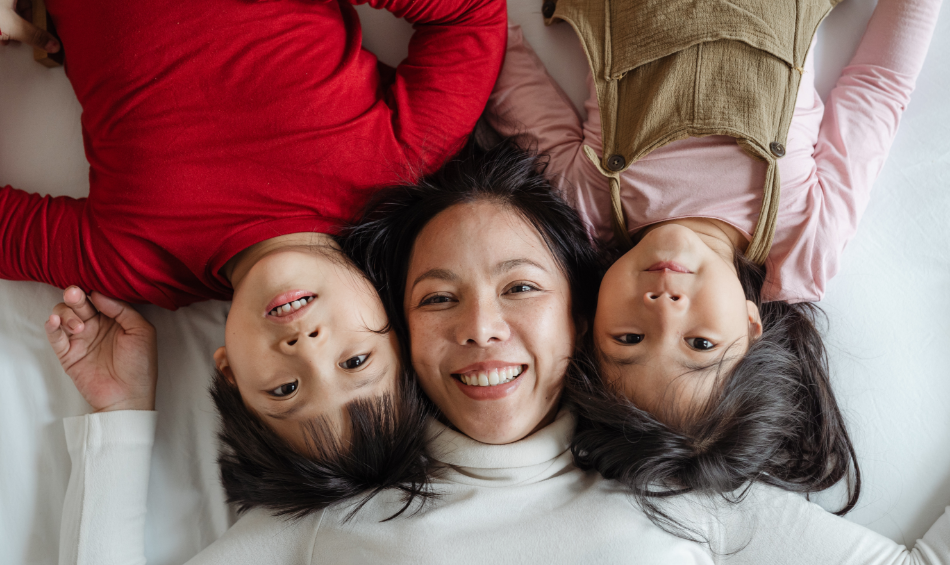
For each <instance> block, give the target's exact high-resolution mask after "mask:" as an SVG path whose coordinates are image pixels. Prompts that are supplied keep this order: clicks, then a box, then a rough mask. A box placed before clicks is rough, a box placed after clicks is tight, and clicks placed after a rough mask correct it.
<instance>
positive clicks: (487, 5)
mask: <svg viewBox="0 0 950 565" xmlns="http://www.w3.org/2000/svg"><path fill="white" fill-rule="evenodd" d="M350 1H351V2H352V3H353V4H362V3H364V2H367V3H369V4H370V5H372V6H373V7H374V8H379V9H385V10H388V11H390V12H392V13H393V15H395V16H396V17H397V18H404V19H406V21H408V22H410V23H412V24H413V27H414V28H415V33H413V35H412V39H411V40H410V41H409V54H408V56H407V57H406V59H405V60H404V61H403V62H401V63H400V64H399V66H398V67H397V68H396V75H395V80H394V82H393V84H392V86H391V87H390V88H389V92H388V93H387V103H388V104H389V106H390V107H391V108H392V110H393V130H394V132H395V135H396V138H397V139H398V140H399V141H400V143H401V144H402V146H403V147H404V148H405V149H404V150H405V151H406V153H407V156H408V157H409V158H410V162H413V161H415V162H418V163H424V164H425V165H426V166H428V167H432V168H434V167H438V166H441V164H442V162H443V161H445V159H447V158H448V157H450V156H451V155H452V154H453V153H455V152H456V151H458V150H459V149H460V148H461V146H462V144H463V143H464V142H465V140H466V139H467V138H468V135H469V134H470V133H471V132H472V130H473V129H474V127H475V122H476V121H478V118H479V116H481V114H482V110H484V108H485V103H486V102H487V101H488V95H489V93H490V92H491V88H492V85H493V84H494V83H495V79H496V78H497V77H498V72H499V70H500V68H501V62H502V59H503V57H504V52H505V34H506V32H505V27H506V24H507V21H508V12H507V9H506V6H505V1H504V0H350Z"/></svg>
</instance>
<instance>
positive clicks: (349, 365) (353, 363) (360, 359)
mask: <svg viewBox="0 0 950 565" xmlns="http://www.w3.org/2000/svg"><path fill="white" fill-rule="evenodd" d="M368 358H369V354H363V355H354V356H353V357H350V358H349V359H347V360H346V361H344V362H342V363H340V367H342V368H344V369H355V368H357V367H359V366H360V365H362V364H363V363H366V360H367V359H368Z"/></svg>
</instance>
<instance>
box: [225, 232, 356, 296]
mask: <svg viewBox="0 0 950 565" xmlns="http://www.w3.org/2000/svg"><path fill="white" fill-rule="evenodd" d="M315 246H320V247H326V246H329V247H333V248H334V249H338V248H339V245H337V243H336V241H335V240H334V239H333V238H332V237H330V236H329V235H327V234H325V233H313V232H301V233H288V234H286V235H279V236H277V237H272V238H270V239H265V240H264V241H261V242H260V243H255V244H254V245H252V246H250V247H248V248H247V249H245V250H243V251H241V252H240V253H238V254H237V255H235V256H234V257H231V258H230V259H229V260H228V262H227V263H225V264H224V267H223V268H222V269H221V272H222V274H223V275H224V276H225V277H227V279H228V281H230V282H231V288H237V286H238V285H239V284H240V283H241V279H243V278H244V276H245V275H247V273H248V271H250V270H251V267H253V266H254V264H255V263H257V262H258V261H260V260H261V259H262V258H263V257H264V256H265V255H269V254H271V253H274V252H275V251H280V250H282V249H288V248H298V249H299V248H301V247H315Z"/></svg>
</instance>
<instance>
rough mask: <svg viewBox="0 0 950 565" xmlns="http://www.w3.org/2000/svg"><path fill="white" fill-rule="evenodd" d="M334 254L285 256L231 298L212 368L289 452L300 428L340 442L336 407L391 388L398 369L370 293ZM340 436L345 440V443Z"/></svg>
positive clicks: (261, 264)
mask: <svg viewBox="0 0 950 565" xmlns="http://www.w3.org/2000/svg"><path fill="white" fill-rule="evenodd" d="M334 253H335V251H332V250H326V251H314V250H313V249H309V248H306V247H300V248H293V247H292V248H283V249H281V250H280V251H277V252H274V253H270V254H267V255H265V256H264V257H263V258H261V259H260V260H258V261H257V262H256V263H255V264H254V265H253V267H251V269H250V270H249V271H248V272H247V275H246V276H244V277H243V278H242V279H241V282H240V285H239V286H238V287H237V288H236V289H235V292H234V299H233V302H232V304H231V310H230V312H229V314H228V321H227V325H226V326H225V338H224V341H225V347H222V348H220V349H219V350H218V351H217V352H216V353H215V362H216V364H217V366H218V368H219V369H220V370H221V371H222V372H223V373H224V374H225V376H226V377H227V378H228V380H230V381H231V382H232V383H234V384H235V385H236V386H237V387H238V390H240V392H241V397H242V398H243V400H244V403H245V405H246V406H247V407H248V408H250V409H251V410H252V411H254V412H255V413H256V414H258V416H259V417H260V418H261V419H262V420H263V421H264V422H265V423H266V424H267V425H268V426H269V427H270V428H272V429H273V430H274V431H275V432H276V433H277V434H278V435H280V436H281V437H282V438H283V439H285V440H287V441H288V442H289V443H290V444H291V445H292V446H294V448H295V449H298V450H303V449H304V448H305V446H306V437H305V436H306V431H307V430H308V429H309V428H308V424H309V423H310V422H311V421H312V420H313V419H314V418H327V419H328V420H329V421H330V422H331V423H332V424H333V425H334V427H336V428H337V430H338V431H339V432H341V433H344V432H345V431H346V429H347V427H346V426H344V425H343V411H342V407H343V406H345V405H346V404H348V403H350V402H352V401H353V400H356V399H358V398H361V397H369V396H379V395H382V394H386V393H388V392H390V391H392V390H394V388H395V386H394V385H395V382H396V378H397V375H398V374H399V372H400V371H399V368H400V361H399V356H398V348H397V344H396V340H395V337H394V335H393V334H392V332H389V333H377V332H376V331H374V330H379V329H381V328H384V327H386V325H387V318H386V313H385V311H384V310H383V306H382V302H381V301H380V299H379V296H378V295H377V294H376V291H375V290H374V289H373V287H372V285H370V284H369V283H368V282H367V281H366V280H365V279H364V278H363V277H362V276H361V275H360V273H358V272H357V271H356V270H355V268H353V267H352V266H350V265H348V264H346V263H345V262H344V261H343V260H342V259H341V258H338V257H335V256H334V255H333V254H334ZM344 435H345V434H344Z"/></svg>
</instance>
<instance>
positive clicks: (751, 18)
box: [542, 0, 840, 264]
mask: <svg viewBox="0 0 950 565" xmlns="http://www.w3.org/2000/svg"><path fill="white" fill-rule="evenodd" d="M838 1H840V0H556V1H555V0H546V1H545V2H544V3H543V6H542V12H543V14H544V17H545V19H546V22H547V23H548V24H551V23H553V22H554V21H556V20H564V21H567V22H569V23H570V24H571V25H572V26H573V27H574V29H575V31H576V32H577V34H578V35H579V36H580V38H581V43H582V45H583V46H584V50H585V51H586V52H587V59H588V61H589V62H590V66H591V70H592V72H593V75H594V82H595V83H596V86H597V99H598V104H599V106H600V112H601V120H602V123H603V143H604V147H603V158H602V159H598V158H597V157H596V155H595V154H594V152H593V150H592V149H591V148H589V147H585V148H584V150H585V152H586V153H587V156H588V157H589V158H590V159H591V160H592V161H593V162H594V164H595V165H596V166H597V167H598V169H599V170H600V172H601V173H602V174H604V175H605V176H607V177H608V178H609V179H610V189H611V201H612V208H613V210H612V212H613V214H612V216H613V224H614V233H615V236H616V237H617V239H618V242H619V243H621V244H623V245H627V246H630V245H632V242H631V239H630V235H629V233H628V232H627V228H626V220H625V218H624V215H623V211H622V209H621V203H620V181H619V177H620V173H621V172H623V171H624V170H626V169H627V167H629V166H630V165H632V164H633V163H635V162H636V161H637V160H639V159H641V158H643V157H644V156H645V155H647V154H648V153H650V152H651V151H653V150H654V149H657V148H659V147H662V146H664V145H666V144H668V143H671V142H673V141H676V140H678V139H683V138H686V137H699V136H704V135H728V136H731V137H734V138H736V142H737V143H738V144H739V145H740V146H741V147H742V148H743V149H744V150H745V151H746V152H747V153H749V154H750V155H752V156H753V157H756V158H759V159H762V160H764V161H766V162H767V163H768V169H767V170H768V172H767V174H766V180H765V192H764V196H763V199H762V209H761V211H760V213H759V221H758V224H757V225H756V228H755V233H754V234H753V236H752V242H751V243H750V244H749V247H748V249H747V250H746V256H747V257H748V258H749V259H750V260H752V261H754V262H756V263H760V264H761V263H764V262H765V259H766V257H767V256H768V253H769V249H770V248H771V246H772V238H773V236H774V234H775V219H776V216H777V214H778V202H779V187H780V182H779V173H778V166H777V165H776V160H777V159H779V158H781V157H782V156H784V155H785V139H786V137H787V135H788V126H789V123H790V122H791V120H792V113H793V111H794V109H795V99H796V97H797V95H798V85H799V82H800V81H801V74H802V72H803V66H804V64H805V55H806V54H807V53H808V49H809V47H810V45H811V40H812V37H813V36H814V34H815V30H816V29H817V27H818V24H819V23H820V22H821V21H822V19H824V17H825V16H826V15H827V14H828V12H829V11H831V8H832V7H834V5H835V4H837V3H838ZM697 190H702V184H701V179H698V182H697Z"/></svg>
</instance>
